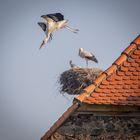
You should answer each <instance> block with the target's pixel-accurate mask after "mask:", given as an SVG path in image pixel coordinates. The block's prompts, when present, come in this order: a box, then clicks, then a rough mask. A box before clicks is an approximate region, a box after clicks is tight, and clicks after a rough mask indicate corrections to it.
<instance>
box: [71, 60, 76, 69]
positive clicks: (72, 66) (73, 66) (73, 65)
mask: <svg viewBox="0 0 140 140" xmlns="http://www.w3.org/2000/svg"><path fill="white" fill-rule="evenodd" d="M69 64H70V67H71V68H72V69H73V68H78V66H76V65H75V64H73V63H72V60H70V61H69Z"/></svg>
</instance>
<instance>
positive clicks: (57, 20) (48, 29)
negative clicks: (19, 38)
mask: <svg viewBox="0 0 140 140" xmlns="http://www.w3.org/2000/svg"><path fill="white" fill-rule="evenodd" d="M41 17H42V18H43V19H45V21H47V23H46V22H38V24H39V26H40V27H41V28H42V30H43V31H44V32H45V34H46V37H45V39H44V40H43V42H42V44H41V46H40V48H42V47H44V46H45V45H46V44H47V43H48V41H49V40H50V39H52V33H53V32H55V31H57V30H59V29H62V28H67V29H68V30H70V31H71V32H73V33H77V32H78V31H79V30H78V29H73V28H71V27H69V26H68V25H67V23H68V20H65V19H64V16H63V15H62V14H61V13H54V14H48V15H42V16H41Z"/></svg>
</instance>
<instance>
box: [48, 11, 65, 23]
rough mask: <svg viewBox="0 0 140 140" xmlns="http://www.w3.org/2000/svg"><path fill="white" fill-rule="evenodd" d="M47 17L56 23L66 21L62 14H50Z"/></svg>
mask: <svg viewBox="0 0 140 140" xmlns="http://www.w3.org/2000/svg"><path fill="white" fill-rule="evenodd" d="M46 16H47V17H49V18H51V19H52V20H54V21H55V22H58V21H62V20H64V16H63V15H62V14H61V13H54V14H48V15H46Z"/></svg>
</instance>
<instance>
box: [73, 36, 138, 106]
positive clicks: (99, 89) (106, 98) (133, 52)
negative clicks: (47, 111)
mask: <svg viewBox="0 0 140 140" xmlns="http://www.w3.org/2000/svg"><path fill="white" fill-rule="evenodd" d="M76 99H77V100H79V101H80V102H82V103H83V102H84V103H88V104H111V105H135V106H140V35H139V36H138V37H137V38H136V39H135V40H134V41H133V42H132V43H131V44H130V45H129V46H128V47H127V48H126V49H125V50H124V51H123V52H122V53H121V55H120V57H119V58H118V59H117V60H116V61H115V62H114V63H113V64H112V66H111V67H109V68H108V69H107V70H105V71H104V72H103V73H102V74H101V75H100V76H99V77H98V78H97V79H96V80H95V81H93V84H91V85H90V86H88V87H87V88H85V89H84V93H82V94H80V95H79V96H78V97H76Z"/></svg>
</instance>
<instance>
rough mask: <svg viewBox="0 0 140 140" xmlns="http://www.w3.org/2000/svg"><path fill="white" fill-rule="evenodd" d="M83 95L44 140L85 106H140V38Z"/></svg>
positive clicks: (55, 124)
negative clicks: (81, 106) (82, 105)
mask: <svg viewBox="0 0 140 140" xmlns="http://www.w3.org/2000/svg"><path fill="white" fill-rule="evenodd" d="M83 91H84V92H83V93H82V94H80V95H79V96H77V97H75V100H74V102H73V105H72V106H70V107H69V108H68V110H67V111H66V112H64V114H63V115H62V116H61V117H60V118H59V119H58V120H57V121H56V122H55V123H54V124H53V125H52V127H51V128H50V129H49V130H48V131H47V132H46V133H45V134H44V136H43V137H42V138H41V140H48V139H49V138H50V137H51V136H52V135H53V134H54V133H55V131H56V130H57V129H58V128H59V127H60V126H61V125H62V124H63V123H64V122H65V121H66V119H67V118H68V117H69V116H70V115H71V114H72V113H73V112H75V111H76V110H77V109H78V108H79V107H80V104H82V103H87V104H88V105H91V104H97V105H99V104H102V105H104V104H107V105H110V104H111V105H115V106H119V105H127V106H130V105H131V106H130V107H132V105H135V106H140V35H139V36H138V37H137V38H136V39H135V40H134V41H133V42H132V43H131V44H130V45H129V46H128V47H127V48H126V49H125V50H124V51H123V52H122V54H121V56H120V57H119V58H118V59H117V60H116V61H115V62H114V63H113V64H112V66H111V67H110V68H108V69H107V70H105V71H104V72H103V73H102V74H101V75H100V76H99V77H98V78H97V79H96V80H94V81H93V84H91V85H89V86H88V87H87V88H85V89H84V90H83ZM77 101H78V102H77Z"/></svg>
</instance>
